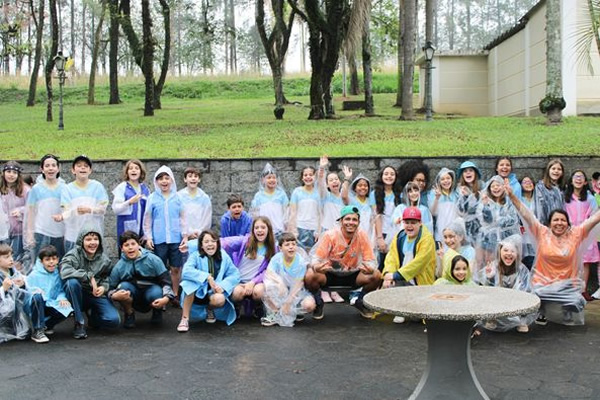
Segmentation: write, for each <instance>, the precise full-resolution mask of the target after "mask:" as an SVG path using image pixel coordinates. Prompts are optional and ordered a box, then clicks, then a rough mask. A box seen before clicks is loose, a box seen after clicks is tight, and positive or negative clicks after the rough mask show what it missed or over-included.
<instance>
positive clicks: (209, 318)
mask: <svg viewBox="0 0 600 400" xmlns="http://www.w3.org/2000/svg"><path fill="white" fill-rule="evenodd" d="M206 322H207V323H209V324H214V323H215V322H217V319H216V318H215V312H214V311H213V310H212V309H210V308H208V309H207V310H206Z"/></svg>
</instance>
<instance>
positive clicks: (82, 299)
mask: <svg viewBox="0 0 600 400" xmlns="http://www.w3.org/2000/svg"><path fill="white" fill-rule="evenodd" d="M65 293H66V294H67V298H68V299H69V301H70V302H71V305H72V306H73V315H74V317H75V321H76V322H78V323H80V324H83V323H85V319H84V314H85V312H86V311H88V310H90V317H89V325H90V326H93V327H95V328H108V329H111V328H118V327H119V324H120V323H121V318H120V317H119V312H118V311H117V309H116V308H115V306H113V305H112V302H111V301H110V300H109V299H108V297H107V296H106V295H103V296H102V297H96V296H94V295H93V294H92V293H89V292H88V291H87V290H84V289H83V288H82V287H81V283H80V282H79V281H78V280H77V279H75V278H71V279H67V280H66V281H65Z"/></svg>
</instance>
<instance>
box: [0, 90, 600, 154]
mask: <svg viewBox="0 0 600 400" xmlns="http://www.w3.org/2000/svg"><path fill="white" fill-rule="evenodd" d="M67 90H68V89H67ZM290 100H294V101H301V102H302V103H303V105H301V106H288V107H286V112H285V116H284V118H285V119H284V120H283V121H276V120H275V118H274V116H273V112H272V110H273V104H272V102H273V100H272V97H271V96H269V97H266V96H263V97H260V98H252V99H246V98H245V99H219V98H213V99H178V98H173V97H164V99H163V110H158V111H157V112H156V116H154V117H142V106H143V100H142V99H141V98H139V97H135V98H129V99H127V100H126V102H125V103H124V104H122V105H118V106H108V105H95V106H87V105H84V104H82V101H81V100H78V99H74V100H72V101H70V104H67V105H66V106H65V127H66V128H65V130H64V131H58V130H57V120H58V102H55V113H54V118H55V121H54V122H51V123H47V122H45V104H44V103H40V104H38V105H36V106H35V107H34V108H26V107H25V106H24V100H23V101H20V102H19V103H17V102H14V101H13V102H4V103H1V104H0V121H2V124H1V125H0V158H2V159H19V160H37V159H39V158H40V156H41V155H43V154H45V153H49V152H50V153H56V154H58V155H60V156H61V157H63V158H72V157H73V156H75V155H77V154H80V153H82V152H83V153H86V154H89V155H90V156H91V157H93V158H94V159H110V158H116V159H127V158H133V157H136V158H245V157H318V156H319V155H321V154H324V153H326V154H328V155H330V156H333V157H349V156H428V157H433V156H450V155H460V156H467V155H472V156H477V155H498V154H508V155H513V156H517V155H549V154H559V155H597V154H599V153H600V120H599V119H598V118H593V117H588V118H585V117H577V118H566V119H565V121H564V123H563V124H562V125H561V126H558V127H548V126H546V125H545V124H544V122H545V120H544V118H542V117H536V118H448V117H446V116H436V120H435V121H433V122H429V123H427V122H424V121H423V120H422V116H420V115H419V116H418V118H419V120H418V121H411V122H407V121H400V120H398V116H399V115H400V110H399V109H397V108H394V107H393V103H394V100H395V95H394V94H378V95H376V97H375V107H376V112H377V114H378V116H377V117H373V118H365V117H362V116H361V115H360V114H361V112H346V111H337V116H338V119H336V120H325V121H308V120H307V116H308V111H309V109H308V108H307V105H308V103H309V101H308V98H307V97H302V96H290ZM336 106H337V109H338V110H341V99H340V98H336Z"/></svg>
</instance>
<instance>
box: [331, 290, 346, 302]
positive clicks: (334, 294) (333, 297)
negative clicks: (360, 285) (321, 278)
mask: <svg viewBox="0 0 600 400" xmlns="http://www.w3.org/2000/svg"><path fill="white" fill-rule="evenodd" d="M330 295H331V300H333V301H335V302H336V303H343V302H344V298H343V297H342V296H340V294H339V293H338V292H331V293H330Z"/></svg>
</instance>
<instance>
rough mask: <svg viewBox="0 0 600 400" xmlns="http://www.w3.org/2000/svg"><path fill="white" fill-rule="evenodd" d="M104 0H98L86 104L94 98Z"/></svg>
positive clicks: (104, 12)
mask: <svg viewBox="0 0 600 400" xmlns="http://www.w3.org/2000/svg"><path fill="white" fill-rule="evenodd" d="M106 1H107V0H100V16H99V20H98V25H97V26H96V30H95V32H94V45H93V47H92V65H91V66H90V78H89V83H88V99H87V103H88V104H94V103H95V101H96V99H95V95H96V72H97V70H98V55H99V54H100V47H101V45H102V44H101V43H100V39H102V25H103V24H104V15H105V14H106Z"/></svg>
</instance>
